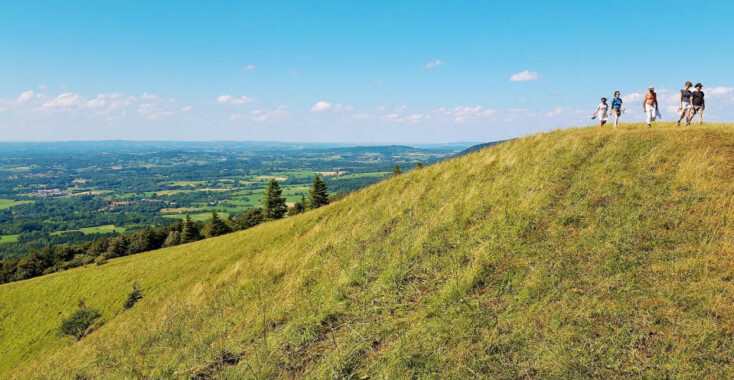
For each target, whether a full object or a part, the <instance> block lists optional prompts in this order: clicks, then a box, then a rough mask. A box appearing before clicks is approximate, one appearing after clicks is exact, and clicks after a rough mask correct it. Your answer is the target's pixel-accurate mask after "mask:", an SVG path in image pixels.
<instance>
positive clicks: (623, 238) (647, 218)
mask: <svg viewBox="0 0 734 380" xmlns="http://www.w3.org/2000/svg"><path fill="white" fill-rule="evenodd" d="M733 256H734V126H733V125H729V124H727V125H706V126H704V127H699V126H694V127H690V128H675V127H674V125H673V124H672V123H659V124H656V125H655V126H654V128H652V129H648V128H647V127H646V126H644V125H640V124H624V125H621V126H620V128H618V129H617V130H613V129H612V128H599V127H593V128H580V129H569V130H563V131H553V132H549V133H543V134H538V135H535V136H529V137H525V138H520V139H516V140H512V141H508V142H505V143H501V144H497V145H495V146H492V147H490V148H487V149H483V150H480V151H477V152H474V153H470V154H467V155H463V156H460V157H457V158H454V159H450V160H446V161H443V162H441V163H438V164H435V165H431V166H427V167H425V168H422V169H415V170H411V171H409V172H407V173H404V174H402V175H399V176H397V177H394V178H391V179H387V180H384V181H382V182H379V183H378V184H376V185H373V186H370V187H368V188H366V189H363V190H361V191H358V192H356V193H353V194H351V195H349V196H347V197H346V198H345V199H343V200H341V201H338V202H336V203H334V204H331V205H329V206H327V207H323V208H320V209H317V210H314V211H309V212H306V213H304V214H300V215H297V216H294V217H290V218H286V219H283V220H279V221H275V222H268V223H264V224H261V225H259V226H257V227H255V228H252V229H249V230H246V231H241V232H238V233H233V234H229V235H225V236H222V237H218V238H211V239H207V240H204V241H200V242H197V243H191V244H186V245H182V246H177V247H172V248H167V249H162V250H159V251H153V252H149V253H144V254H139V255H135V256H129V257H124V258H119V259H112V260H110V261H109V262H108V263H106V264H103V265H100V266H94V265H90V266H87V267H83V268H76V269H72V270H69V271H66V272H61V273H54V274H51V275H46V276H42V277H38V278H34V279H30V280H26V281H21V282H17V283H10V284H5V285H0V378H13V377H15V378H24V379H25V378H44V379H62V378H69V379H72V378H111V379H118V378H150V379H153V378H192V379H213V378H227V379H240V378H253V379H264V378H318V379H335V378H338V379H352V378H354V379H365V378H371V379H383V378H384V379H397V378H502V379H507V378H512V379H520V378H530V379H544V378H557V379H567V378H573V379H587V378H624V379H631V378H651V379H659V378H712V379H714V378H715V379H722V378H729V377H730V376H731V374H732V373H734V362H733V361H732V358H733V357H734V327H733V326H734V307H732V305H734V266H733V265H732V257H733ZM133 283H138V285H139V287H140V289H142V294H143V298H142V300H140V301H139V302H138V303H137V304H135V306H133V307H132V308H131V309H129V310H125V309H123V303H124V302H125V300H126V299H127V297H128V294H129V293H130V292H131V289H132V285H133ZM80 300H83V301H84V302H85V304H86V305H87V306H89V307H91V308H94V309H97V310H99V312H100V313H101V314H102V317H101V321H102V322H103V324H102V325H101V326H99V327H98V328H96V330H94V331H93V332H92V333H91V334H89V335H88V336H87V337H85V338H83V339H81V340H80V341H76V340H75V339H73V338H70V337H61V336H59V334H58V331H59V330H58V329H59V326H60V324H61V321H62V320H63V319H64V318H66V317H68V316H69V315H71V314H72V312H74V310H76V308H77V304H78V302H79V301H80Z"/></svg>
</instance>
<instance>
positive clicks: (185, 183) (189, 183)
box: [161, 181, 206, 187]
mask: <svg viewBox="0 0 734 380" xmlns="http://www.w3.org/2000/svg"><path fill="white" fill-rule="evenodd" d="M204 184H206V181H172V182H162V183H161V185H164V186H191V187H196V186H200V185H204Z"/></svg>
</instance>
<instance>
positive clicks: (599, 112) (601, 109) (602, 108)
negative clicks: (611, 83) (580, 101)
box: [591, 98, 609, 127]
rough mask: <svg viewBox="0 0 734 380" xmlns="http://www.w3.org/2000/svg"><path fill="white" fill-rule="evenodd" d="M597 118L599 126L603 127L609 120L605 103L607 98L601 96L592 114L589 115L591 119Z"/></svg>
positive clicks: (607, 106)
mask: <svg viewBox="0 0 734 380" xmlns="http://www.w3.org/2000/svg"><path fill="white" fill-rule="evenodd" d="M597 117H598V118H599V126H600V127H603V126H604V124H606V123H607V120H609V104H607V98H601V103H599V105H598V106H596V110H595V111H594V114H593V115H591V119H592V120H593V119H596V118H597Z"/></svg>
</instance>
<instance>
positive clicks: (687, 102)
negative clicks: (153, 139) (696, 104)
mask: <svg viewBox="0 0 734 380" xmlns="http://www.w3.org/2000/svg"><path fill="white" fill-rule="evenodd" d="M684 86H685V87H683V89H682V90H680V94H678V101H679V102H680V105H679V106H678V112H679V113H680V118H679V119H678V126H679V127H680V121H681V120H683V118H684V117H685V118H686V126H689V125H691V108H692V107H691V95H692V92H691V90H689V89H690V88H691V86H693V83H691V82H690V81H689V82H686V84H685V85H684Z"/></svg>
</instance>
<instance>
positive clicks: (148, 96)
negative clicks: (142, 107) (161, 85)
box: [143, 92, 160, 100]
mask: <svg viewBox="0 0 734 380" xmlns="http://www.w3.org/2000/svg"><path fill="white" fill-rule="evenodd" d="M143 99H145V100H155V99H160V97H159V96H158V95H155V94H149V93H147V92H144V93H143Z"/></svg>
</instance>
